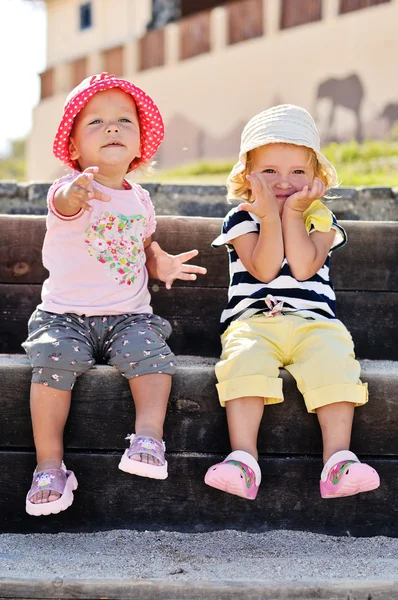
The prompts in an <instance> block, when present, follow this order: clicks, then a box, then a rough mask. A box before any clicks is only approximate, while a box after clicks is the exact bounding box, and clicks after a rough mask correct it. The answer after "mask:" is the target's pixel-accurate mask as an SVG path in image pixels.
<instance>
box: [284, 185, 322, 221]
mask: <svg viewBox="0 0 398 600" xmlns="http://www.w3.org/2000/svg"><path fill="white" fill-rule="evenodd" d="M325 192H326V186H325V184H324V183H322V181H321V180H320V179H318V178H317V177H315V179H314V181H313V182H312V187H311V188H310V187H309V186H308V185H305V186H304V187H303V189H302V190H301V192H296V193H295V194H292V195H291V196H290V197H289V198H288V199H287V200H286V202H285V206H284V210H285V209H286V208H289V209H290V210H294V211H296V212H300V213H303V212H304V211H305V210H307V208H308V207H309V206H310V205H311V204H312V203H313V202H314V200H318V199H319V198H323V196H324V195H325Z"/></svg>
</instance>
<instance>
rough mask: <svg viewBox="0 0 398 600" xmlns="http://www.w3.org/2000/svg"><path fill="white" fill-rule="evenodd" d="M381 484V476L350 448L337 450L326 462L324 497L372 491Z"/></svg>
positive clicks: (323, 473) (321, 486) (321, 488)
mask: <svg viewBox="0 0 398 600" xmlns="http://www.w3.org/2000/svg"><path fill="white" fill-rule="evenodd" d="M379 485H380V477H379V475H378V473H377V471H375V469H373V468H372V467H371V466H369V465H367V464H366V463H361V462H360V461H359V459H358V457H357V456H356V455H355V454H354V453H353V452H350V451H349V450H341V451H340V452H335V454H333V456H331V457H330V458H329V460H328V461H327V462H326V464H325V466H324V468H323V471H322V474H321V481H320V490H321V496H322V498H341V497H344V496H353V495H354V494H360V493H361V492H370V491H371V490H375V489H376V488H378V487H379Z"/></svg>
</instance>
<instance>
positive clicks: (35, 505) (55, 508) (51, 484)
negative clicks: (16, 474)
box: [26, 463, 77, 517]
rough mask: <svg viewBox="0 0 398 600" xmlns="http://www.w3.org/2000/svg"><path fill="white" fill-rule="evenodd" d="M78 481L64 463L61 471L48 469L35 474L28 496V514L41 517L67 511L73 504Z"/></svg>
mask: <svg viewBox="0 0 398 600" xmlns="http://www.w3.org/2000/svg"><path fill="white" fill-rule="evenodd" d="M76 489H77V479H76V477H75V474H74V473H73V471H67V470H66V467H65V465H64V463H62V465H61V468H60V469H47V470H44V471H37V469H36V470H35V472H34V473H33V480H32V486H31V488H30V490H29V492H28V494H27V496H26V512H27V513H28V514H29V515H33V516H35V517H39V516H42V515H52V514H57V513H59V512H61V511H62V510H66V509H67V508H69V506H70V505H71V504H72V502H73V492H74V490H76Z"/></svg>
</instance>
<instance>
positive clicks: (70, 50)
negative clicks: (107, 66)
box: [46, 0, 152, 67]
mask: <svg viewBox="0 0 398 600" xmlns="http://www.w3.org/2000/svg"><path fill="white" fill-rule="evenodd" d="M46 4H47V23H48V33H47V65H48V67H53V66H56V65H59V64H62V63H63V62H69V61H71V60H73V59H75V58H79V57H81V56H86V55H88V54H90V53H92V52H96V51H101V50H104V49H107V48H111V47H112V46H118V45H119V44H120V43H126V42H128V41H129V40H133V39H136V38H137V37H140V36H141V35H143V34H144V33H145V29H146V24H147V23H148V21H149V20H150V18H151V6H152V3H151V0H92V7H93V10H92V13H93V24H92V27H90V28H89V29H85V30H83V31H80V30H79V7H80V5H81V4H83V0H47V3H46Z"/></svg>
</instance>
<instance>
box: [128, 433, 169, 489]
mask: <svg viewBox="0 0 398 600" xmlns="http://www.w3.org/2000/svg"><path fill="white" fill-rule="evenodd" d="M126 439H128V440H130V448H127V450H126V451H125V453H124V454H123V456H122V458H121V460H120V463H119V469H121V470H122V471H125V472H126V473H131V474H132V475H140V476H141V477H151V478H152V479H166V477H167V461H166V460H165V457H164V451H165V450H166V446H165V443H164V442H163V441H160V440H157V439H156V438H153V437H150V436H147V435H146V436H144V435H136V434H134V433H132V434H131V435H128V436H127V438H126Z"/></svg>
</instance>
